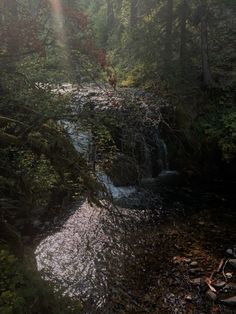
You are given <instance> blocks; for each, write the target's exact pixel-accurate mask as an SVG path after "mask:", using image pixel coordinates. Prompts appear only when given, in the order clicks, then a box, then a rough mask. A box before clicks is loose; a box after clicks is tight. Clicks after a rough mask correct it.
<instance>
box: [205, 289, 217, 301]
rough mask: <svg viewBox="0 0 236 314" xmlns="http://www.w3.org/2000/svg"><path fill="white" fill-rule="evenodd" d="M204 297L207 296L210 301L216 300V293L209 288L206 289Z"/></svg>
mask: <svg viewBox="0 0 236 314" xmlns="http://www.w3.org/2000/svg"><path fill="white" fill-rule="evenodd" d="M206 297H207V298H208V299H209V300H211V301H216V300H217V295H216V294H215V293H214V292H213V291H211V290H208V291H207V292H206Z"/></svg>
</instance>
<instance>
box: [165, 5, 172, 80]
mask: <svg viewBox="0 0 236 314" xmlns="http://www.w3.org/2000/svg"><path fill="white" fill-rule="evenodd" d="M172 30H173V0H167V5H166V40H165V50H164V72H165V75H168V74H169V70H170V63H171V60H172Z"/></svg>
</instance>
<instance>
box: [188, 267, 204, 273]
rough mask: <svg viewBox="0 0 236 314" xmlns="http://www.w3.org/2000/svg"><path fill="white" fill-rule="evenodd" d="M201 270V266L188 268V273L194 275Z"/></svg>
mask: <svg viewBox="0 0 236 314" xmlns="http://www.w3.org/2000/svg"><path fill="white" fill-rule="evenodd" d="M201 272H202V269H201V268H190V269H189V274H190V275H196V274H199V273H201Z"/></svg>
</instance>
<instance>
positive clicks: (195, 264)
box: [190, 262, 198, 267]
mask: <svg viewBox="0 0 236 314" xmlns="http://www.w3.org/2000/svg"><path fill="white" fill-rule="evenodd" d="M190 266H191V267H197V266H198V262H192V263H191V264H190Z"/></svg>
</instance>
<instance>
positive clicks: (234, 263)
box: [229, 258, 236, 268]
mask: <svg viewBox="0 0 236 314" xmlns="http://www.w3.org/2000/svg"><path fill="white" fill-rule="evenodd" d="M229 264H230V265H231V266H232V267H233V268H236V258H234V259H230V260H229Z"/></svg>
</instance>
